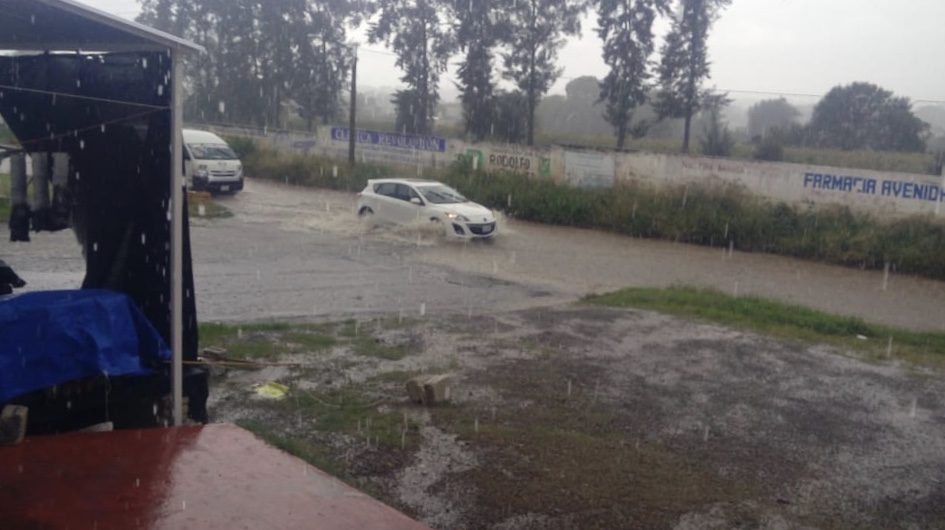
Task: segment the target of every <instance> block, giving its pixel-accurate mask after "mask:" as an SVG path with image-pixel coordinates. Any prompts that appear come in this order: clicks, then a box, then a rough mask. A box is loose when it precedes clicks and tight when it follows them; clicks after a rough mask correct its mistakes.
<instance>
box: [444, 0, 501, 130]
mask: <svg viewBox="0 0 945 530" xmlns="http://www.w3.org/2000/svg"><path fill="white" fill-rule="evenodd" d="M452 5H453V11H454V14H453V18H454V20H456V21H458V24H457V26H456V43H457V45H458V46H459V48H460V49H461V50H462V51H463V53H464V54H465V56H464V57H463V60H462V62H460V64H459V68H458V69H457V72H456V74H457V76H458V77H459V83H457V87H458V88H459V92H460V96H459V99H460V103H462V106H463V122H464V128H465V131H466V134H469V135H471V136H472V138H473V139H474V140H476V141H481V140H483V139H484V138H485V137H486V136H488V135H489V133H490V131H491V130H492V127H493V119H494V118H495V112H496V101H495V83H494V82H493V79H492V70H493V65H492V56H493V52H494V50H495V47H496V46H497V45H498V42H499V39H500V38H501V32H502V30H503V29H504V26H503V25H502V24H500V23H498V22H497V21H498V20H500V19H501V17H500V16H499V15H500V7H501V4H500V3H499V2H498V1H496V0H453V4H452Z"/></svg>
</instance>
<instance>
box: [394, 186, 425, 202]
mask: <svg viewBox="0 0 945 530" xmlns="http://www.w3.org/2000/svg"><path fill="white" fill-rule="evenodd" d="M396 197H397V198H398V199H400V200H402V201H406V202H410V199H412V198H414V197H418V198H419V197H420V196H419V195H417V192H416V191H414V189H413V188H411V187H410V186H407V185H405V184H398V185H397V195H396Z"/></svg>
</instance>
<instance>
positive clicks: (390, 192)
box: [371, 182, 401, 223]
mask: <svg viewBox="0 0 945 530" xmlns="http://www.w3.org/2000/svg"><path fill="white" fill-rule="evenodd" d="M373 202H374V204H373V205H372V206H371V207H372V209H373V210H374V215H375V216H377V219H378V220H380V221H382V222H386V223H398V222H400V221H398V218H399V216H400V215H401V214H400V211H399V210H400V207H401V206H400V202H401V201H400V199H398V198H397V184H396V183H394V182H382V183H380V184H377V185H376V186H374V201H373Z"/></svg>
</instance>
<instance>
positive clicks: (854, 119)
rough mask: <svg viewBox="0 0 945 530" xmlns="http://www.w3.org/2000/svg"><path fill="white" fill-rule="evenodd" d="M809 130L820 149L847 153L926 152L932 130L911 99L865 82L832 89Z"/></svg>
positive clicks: (818, 105)
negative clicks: (917, 112) (854, 151)
mask: <svg viewBox="0 0 945 530" xmlns="http://www.w3.org/2000/svg"><path fill="white" fill-rule="evenodd" d="M809 127H810V135H811V137H812V138H813V140H814V142H815V143H816V144H817V145H819V146H821V147H831V148H839V149H844V150H851V149H875V150H886V151H923V150H925V140H926V136H927V133H928V130H929V126H928V124H927V123H925V122H923V121H922V120H920V119H919V118H917V117H916V116H915V115H914V114H913V113H912V103H910V102H909V98H906V97H897V96H895V95H893V93H892V92H890V91H889V90H885V89H883V88H880V87H878V86H876V85H874V84H871V83H862V82H860V83H851V84H849V85H845V86H835V87H833V88H832V89H830V92H827V95H825V96H824V97H823V99H821V100H820V102H818V103H817V106H816V107H814V115H813V116H812V117H811V120H810V125H809Z"/></svg>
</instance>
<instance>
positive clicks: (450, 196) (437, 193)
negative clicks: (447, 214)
mask: <svg viewBox="0 0 945 530" xmlns="http://www.w3.org/2000/svg"><path fill="white" fill-rule="evenodd" d="M418 189H419V190H420V194H421V195H423V198H424V199H426V200H427V201H429V202H432V203H433V204H456V203H459V202H468V201H469V199H467V198H466V197H463V195H462V194H461V193H460V192H458V191H456V190H454V189H453V188H451V187H449V186H442V185H440V186H423V187H421V188H418Z"/></svg>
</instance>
